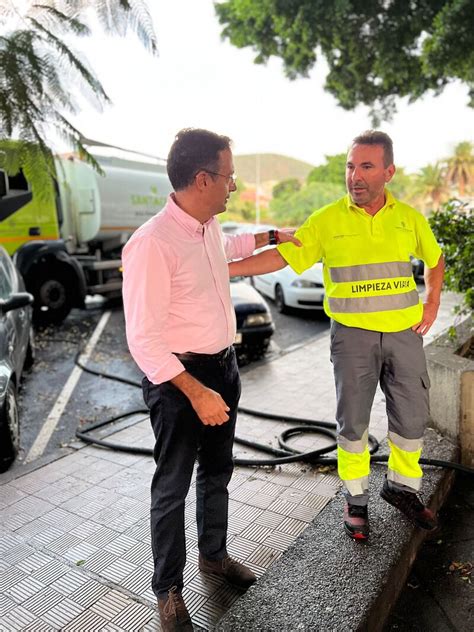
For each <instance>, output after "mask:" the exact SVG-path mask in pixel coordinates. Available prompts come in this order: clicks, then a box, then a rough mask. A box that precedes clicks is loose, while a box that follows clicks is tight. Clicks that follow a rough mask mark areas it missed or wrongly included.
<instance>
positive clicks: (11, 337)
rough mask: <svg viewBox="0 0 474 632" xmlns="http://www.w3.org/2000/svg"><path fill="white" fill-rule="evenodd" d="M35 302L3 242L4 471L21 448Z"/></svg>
mask: <svg viewBox="0 0 474 632" xmlns="http://www.w3.org/2000/svg"><path fill="white" fill-rule="evenodd" d="M32 303H33V296H32V295H31V294H28V293H27V292H25V286H24V284H23V279H22V278H21V276H20V273H19V272H18V271H17V269H16V268H15V266H14V265H13V262H12V260H11V259H10V256H9V255H8V253H7V252H6V250H5V249H4V248H2V247H1V246H0V472H5V470H7V469H8V468H9V467H10V465H11V464H12V463H13V461H14V460H15V457H16V455H17V452H18V446H19V440H20V429H19V420H18V401H17V397H18V389H19V386H20V379H21V374H22V372H23V369H24V368H27V367H28V366H29V365H31V364H32V362H33V353H34V346H33V329H32V325H31V319H32V308H31V304H32Z"/></svg>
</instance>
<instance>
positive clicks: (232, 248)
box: [222, 233, 255, 261]
mask: <svg viewBox="0 0 474 632" xmlns="http://www.w3.org/2000/svg"><path fill="white" fill-rule="evenodd" d="M222 236H223V240H224V241H223V243H224V250H225V255H226V258H227V261H234V260H235V259H245V258H246V257H250V255H251V254H252V253H253V251H254V250H255V237H254V236H253V235H252V233H245V234H243V235H226V234H225V233H223V234H222Z"/></svg>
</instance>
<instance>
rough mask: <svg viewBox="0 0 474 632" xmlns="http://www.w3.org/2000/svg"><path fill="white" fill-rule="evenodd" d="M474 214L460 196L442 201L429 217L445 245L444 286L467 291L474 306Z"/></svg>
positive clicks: (468, 301)
mask: <svg viewBox="0 0 474 632" xmlns="http://www.w3.org/2000/svg"><path fill="white" fill-rule="evenodd" d="M473 220H474V217H473V207H472V205H469V204H467V203H461V202H460V201H459V200H451V201H449V202H447V203H446V204H443V205H442V206H441V207H440V209H439V210H438V211H436V212H435V213H434V214H433V215H432V216H431V217H430V219H429V222H430V225H431V228H432V229H433V232H434V234H435V236H436V238H437V240H438V242H439V243H440V245H441V248H442V249H443V254H444V258H445V262H446V273H445V283H444V285H445V287H446V288H447V289H448V290H453V291H454V292H461V293H463V294H464V300H465V304H466V308H467V309H465V310H464V311H471V312H472V311H473V310H474V222H473Z"/></svg>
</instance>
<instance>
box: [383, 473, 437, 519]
mask: <svg viewBox="0 0 474 632" xmlns="http://www.w3.org/2000/svg"><path fill="white" fill-rule="evenodd" d="M380 495H381V496H382V498H383V499H384V500H386V501H387V502H388V503H390V504H391V505H393V506H394V507H396V508H397V509H399V510H400V511H401V512H402V513H403V514H405V516H406V517H407V518H408V519H409V520H411V522H413V524H415V525H416V526H417V527H420V529H425V531H434V530H435V529H436V528H437V526H438V521H437V519H436V516H435V514H434V513H433V512H432V511H431V509H428V507H425V505H424V504H423V503H422V502H421V500H420V499H419V498H418V496H417V495H416V494H415V492H408V491H403V490H399V489H394V488H390V487H389V484H388V481H387V479H385V481H384V484H383V487H382V491H381V492H380Z"/></svg>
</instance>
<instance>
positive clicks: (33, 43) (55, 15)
mask: <svg viewBox="0 0 474 632" xmlns="http://www.w3.org/2000/svg"><path fill="white" fill-rule="evenodd" d="M20 6H22V5H18V3H15V2H13V0H11V1H5V2H0V27H1V29H2V31H1V32H2V34H1V35H0V167H3V168H5V169H6V170H7V171H8V173H9V174H10V175H15V170H16V173H17V172H18V169H19V168H24V170H25V174H28V177H29V179H30V181H31V184H32V187H33V190H34V192H35V193H38V194H39V195H41V196H43V197H48V196H50V195H52V194H53V190H52V184H51V179H50V178H46V177H45V173H48V171H49V173H52V169H53V161H52V154H51V150H50V147H49V143H48V130H50V129H51V128H54V129H55V130H56V132H57V133H58V134H59V136H60V137H62V138H64V139H65V140H66V141H68V143H69V144H70V146H71V147H72V148H73V149H74V150H75V151H77V152H78V153H79V154H80V155H81V156H82V157H83V158H85V159H86V160H88V161H89V162H91V163H92V164H95V161H94V159H93V158H92V156H91V155H90V154H89V153H88V152H87V150H86V149H85V147H84V145H83V142H82V135H81V133H80V131H79V130H77V129H76V128H75V127H74V126H73V125H72V124H71V122H70V121H69V120H68V118H67V115H69V114H71V113H75V112H76V111H77V107H76V104H75V102H74V98H73V95H72V93H71V89H70V88H71V85H74V87H75V88H80V89H81V90H82V91H83V93H84V94H85V95H86V96H88V97H89V99H90V100H91V101H93V102H94V104H95V105H97V106H98V107H102V106H103V105H105V104H107V103H109V102H110V100H109V98H108V96H107V94H106V93H105V91H104V89H103V87H102V85H101V84H100V82H99V80H98V78H97V77H96V76H95V74H94V72H93V71H92V70H91V69H90V68H89V66H88V64H87V62H86V61H85V60H83V59H81V57H80V55H79V54H77V53H75V52H73V51H72V50H71V48H70V47H69V45H68V44H67V43H66V39H67V37H68V36H71V35H72V36H87V35H89V34H90V33H91V31H90V27H89V21H90V20H91V19H92V20H93V19H94V18H96V19H98V21H99V23H100V24H101V26H102V27H103V28H104V30H105V31H106V32H109V33H113V34H117V35H122V36H123V35H125V34H126V33H127V31H128V30H129V29H130V28H131V29H133V30H134V31H135V32H136V33H137V35H138V37H139V38H140V40H141V41H142V42H143V43H144V45H145V46H146V47H147V48H148V49H149V50H150V51H151V52H152V53H156V52H157V46H156V37H155V34H154V32H153V27H152V23H151V19H150V16H149V13H148V10H147V8H146V5H145V3H144V2H142V0H133V1H132V0H67V1H66V0H42V1H41V3H38V4H33V3H25V4H24V8H23V10H21V9H20V8H19V7H20ZM12 137H16V138H17V139H18V140H17V142H15V143H12V142H11V138H12ZM95 166H96V167H98V166H97V165H95Z"/></svg>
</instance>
